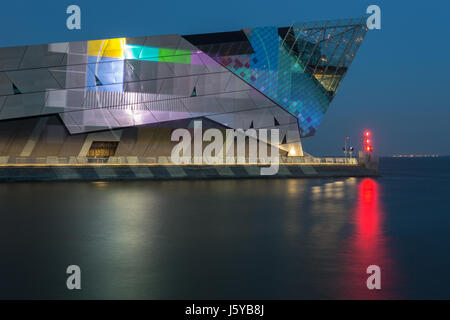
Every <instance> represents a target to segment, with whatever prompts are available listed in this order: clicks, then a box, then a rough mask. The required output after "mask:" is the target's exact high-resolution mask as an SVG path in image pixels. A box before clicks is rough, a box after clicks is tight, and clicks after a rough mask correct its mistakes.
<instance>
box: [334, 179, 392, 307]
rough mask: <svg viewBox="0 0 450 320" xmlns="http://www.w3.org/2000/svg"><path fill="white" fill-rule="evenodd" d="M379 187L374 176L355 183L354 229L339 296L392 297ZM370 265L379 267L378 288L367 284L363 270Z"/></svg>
mask: <svg viewBox="0 0 450 320" xmlns="http://www.w3.org/2000/svg"><path fill="white" fill-rule="evenodd" d="M379 188H380V186H379V183H378V182H377V181H376V180H374V179H364V180H362V181H361V182H360V183H359V185H358V190H357V192H358V194H357V206H356V210H355V212H354V216H353V224H354V226H355V230H354V234H353V236H352V237H351V238H350V243H349V245H348V247H347V252H346V260H347V261H345V264H346V266H347V271H346V275H345V277H344V282H343V284H342V288H343V289H344V291H343V292H342V298H346V299H386V298H393V296H392V294H391V288H392V286H393V282H392V279H393V274H392V268H391V265H392V263H391V262H392V261H391V259H390V257H389V252H388V248H387V246H386V242H387V239H386V237H385V235H384V233H383V223H384V212H383V210H382V208H381V205H380V191H379ZM370 265H377V266H379V267H380V268H381V290H369V289H368V288H367V286H366V280H367V278H368V277H369V276H370V274H367V273H366V270H367V267H368V266H370Z"/></svg>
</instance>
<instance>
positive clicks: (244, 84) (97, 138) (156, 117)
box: [0, 18, 367, 158]
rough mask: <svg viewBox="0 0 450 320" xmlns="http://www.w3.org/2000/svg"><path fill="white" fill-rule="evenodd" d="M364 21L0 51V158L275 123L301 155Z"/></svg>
mask: <svg viewBox="0 0 450 320" xmlns="http://www.w3.org/2000/svg"><path fill="white" fill-rule="evenodd" d="M366 32H367V28H366V24H365V19H364V18H359V19H346V20H339V21H322V22H307V23H295V24H292V25H291V26H289V27H281V28H279V27H275V26H271V27H257V28H252V29H242V30H239V31H234V32H223V33H211V34H198V35H185V36H180V35H175V34H172V35H161V36H148V37H135V38H116V39H106V40H93V41H81V42H65V43H51V44H44V45H32V46H22V47H9V48H0V156H3V157H5V156H7V157H24V158H27V157H30V158H36V157H48V156H58V157H109V156H116V157H119V156H147V157H149V156H153V157H158V156H170V152H171V150H172V147H173V145H174V144H175V142H171V141H170V136H171V132H172V131H173V130H174V128H183V127H186V128H190V127H192V122H193V120H194V119H203V123H204V126H206V127H217V128H221V129H225V128H236V129H237V128H241V129H244V130H246V129H249V128H255V129H260V128H267V129H271V128H278V129H279V132H280V135H279V140H280V148H281V149H282V150H284V151H285V152H287V151H288V150H292V149H293V150H295V151H296V152H295V154H296V155H302V153H303V151H302V149H301V139H303V138H306V137H310V136H313V135H314V133H315V132H316V130H317V129H318V127H319V125H320V123H321V121H322V118H323V116H324V115H325V113H326V111H327V109H328V107H329V106H330V103H331V102H332V100H333V98H334V96H335V94H336V92H337V90H338V88H339V85H340V84H341V82H342V80H343V78H344V76H345V74H346V73H347V71H348V68H349V66H350V64H351V62H352V60H353V58H354V56H355V54H356V52H357V51H358V48H359V46H360V45H361V42H362V41H363V39H364V36H365V34H366Z"/></svg>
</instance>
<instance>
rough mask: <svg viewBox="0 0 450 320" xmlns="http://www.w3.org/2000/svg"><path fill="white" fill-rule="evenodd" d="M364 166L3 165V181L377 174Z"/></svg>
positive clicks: (271, 177) (338, 176) (0, 171)
mask: <svg viewBox="0 0 450 320" xmlns="http://www.w3.org/2000/svg"><path fill="white" fill-rule="evenodd" d="M376 176H378V172H377V171H376V170H373V169H368V168H366V167H365V166H361V165H338V164H328V165H327V164H321V165H305V164H290V165H286V164H283V165H280V167H279V170H278V173H277V174H276V175H261V170H260V166H258V165H231V166H226V165H182V166H179V165H120V164H119V165H104V164H98V165H95V164H92V165H83V166H70V165H65V166H57V165H54V166H51V165H48V166H47V165H43V166H3V167H0V181H1V182H6V181H113V180H189V179H194V180H195V179H199V180H201V179H249V178H251V179H274V178H340V177H376Z"/></svg>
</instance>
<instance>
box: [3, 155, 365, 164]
mask: <svg viewBox="0 0 450 320" xmlns="http://www.w3.org/2000/svg"><path fill="white" fill-rule="evenodd" d="M183 160H184V161H183V162H184V163H185V164H194V165H195V164H201V165H207V163H201V161H199V162H200V163H196V161H194V160H197V159H194V158H192V159H189V158H186V159H183ZM200 160H201V159H200ZM256 160H257V161H255V159H251V160H249V159H248V158H237V159H236V162H237V164H261V165H264V164H270V163H273V161H271V159H270V158H267V159H264V158H258V159H256ZM279 163H280V164H288V165H289V164H310V165H322V164H324V165H327V164H341V165H342V164H346V165H356V164H358V160H357V159H356V158H312V157H282V156H280V157H279ZM100 164H103V165H174V163H173V162H172V161H171V159H170V157H107V158H91V157H36V158H32V157H11V156H0V166H8V165H23V166H26V165H100ZM223 164H224V165H227V163H225V162H224V163H223Z"/></svg>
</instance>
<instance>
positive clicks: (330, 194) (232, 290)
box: [0, 158, 450, 299]
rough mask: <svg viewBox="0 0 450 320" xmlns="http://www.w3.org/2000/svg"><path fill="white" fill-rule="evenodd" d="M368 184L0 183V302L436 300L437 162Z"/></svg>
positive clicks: (441, 287) (440, 252)
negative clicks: (76, 279) (70, 272)
mask: <svg viewBox="0 0 450 320" xmlns="http://www.w3.org/2000/svg"><path fill="white" fill-rule="evenodd" d="M381 173H382V175H383V176H382V177H381V178H378V179H355V178H349V179H310V180H305V179H303V180H300V179H299V180H294V179H290V180H241V181H239V180H224V181H178V182H176V181H171V182H107V183H105V182H102V183H82V182H80V183H78V182H76V183H72V182H71V183H60V182H58V183H9V184H8V183H2V184H0V204H1V205H0V298H58V299H71V298H100V299H109V298H112V299H116V298H125V299H128V298H138V299H166V298H168V299H216V298H225V299H227V298H235V299H241V298H243V299H244V298H245V299H247V298H254V299H260V298H261V299H299V298H450V277H449V275H448V274H449V271H450V158H438V159H382V162H381ZM71 264H76V265H79V266H80V267H81V270H82V271H81V273H82V289H81V290H80V291H69V290H67V289H66V277H67V275H66V268H67V266H68V265H71ZM372 264H376V265H379V266H380V267H381V272H382V276H381V283H382V289H381V290H380V291H376V292H375V291H369V290H368V289H367V287H366V278H367V276H368V275H367V274H366V268H367V266H369V265H372Z"/></svg>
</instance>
